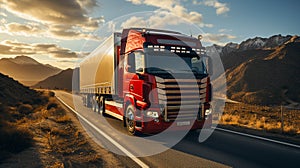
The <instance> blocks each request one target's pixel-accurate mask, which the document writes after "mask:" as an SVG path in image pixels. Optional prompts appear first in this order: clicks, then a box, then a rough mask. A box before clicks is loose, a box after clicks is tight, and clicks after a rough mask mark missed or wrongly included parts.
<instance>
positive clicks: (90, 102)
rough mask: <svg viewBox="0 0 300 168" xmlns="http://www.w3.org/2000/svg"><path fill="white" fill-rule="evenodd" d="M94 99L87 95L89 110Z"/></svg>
mask: <svg viewBox="0 0 300 168" xmlns="http://www.w3.org/2000/svg"><path fill="white" fill-rule="evenodd" d="M92 99H93V97H92V96H91V95H90V94H87V95H86V107H88V108H91V107H92Z"/></svg>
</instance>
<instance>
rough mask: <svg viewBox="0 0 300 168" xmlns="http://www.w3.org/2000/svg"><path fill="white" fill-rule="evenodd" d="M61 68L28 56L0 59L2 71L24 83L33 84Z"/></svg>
mask: <svg viewBox="0 0 300 168" xmlns="http://www.w3.org/2000/svg"><path fill="white" fill-rule="evenodd" d="M60 71H61V69H59V68H56V67H53V66H51V65H49V64H41V63H39V62H37V61H36V60H34V59H32V58H30V57H28V56H17V57H15V58H2V59H0V72H1V73H3V74H6V75H9V76H10V77H12V78H14V79H15V80H18V81H19V82H21V83H22V84H24V85H27V86H31V85H33V84H36V83H37V82H38V81H41V80H43V79H45V78H47V77H49V76H51V75H55V74H57V73H59V72H60Z"/></svg>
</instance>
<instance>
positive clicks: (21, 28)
mask: <svg viewBox="0 0 300 168" xmlns="http://www.w3.org/2000/svg"><path fill="white" fill-rule="evenodd" d="M7 28H8V31H9V32H14V33H18V34H20V33H24V34H31V33H33V34H36V33H42V32H43V30H42V29H41V28H40V27H39V26H36V25H30V24H28V25H24V24H19V23H15V22H13V23H9V24H7Z"/></svg>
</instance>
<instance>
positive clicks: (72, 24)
mask: <svg viewBox="0 0 300 168" xmlns="http://www.w3.org/2000/svg"><path fill="white" fill-rule="evenodd" d="M0 3H1V5H2V8H4V9H6V11H7V12H9V13H11V14H14V15H15V16H17V17H19V18H22V19H25V20H27V21H28V22H27V23H22V24H21V23H9V24H7V25H6V27H4V28H5V29H6V30H3V29H4V28H3V27H2V28H1V27H0V32H2V33H3V32H5V33H11V34H13V35H27V36H29V35H31V34H29V33H32V35H35V36H41V35H42V36H46V37H52V38H60V39H66V40H69V39H89V38H92V39H94V40H97V38H95V37H93V36H90V35H89V34H90V32H93V31H94V30H96V29H97V28H98V27H99V24H102V23H103V22H104V17H103V16H100V17H94V18H93V17H90V16H88V15H89V13H90V12H91V11H92V10H93V9H94V8H95V7H97V6H98V5H97V1H96V0H63V1H54V0H42V1H41V0H18V1H11V0H0ZM28 23H35V25H30V24H28ZM57 27H64V29H58V28H57ZM1 29H2V30H1ZM26 33H27V34H26Z"/></svg>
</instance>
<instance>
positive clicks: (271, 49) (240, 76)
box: [206, 35, 300, 105]
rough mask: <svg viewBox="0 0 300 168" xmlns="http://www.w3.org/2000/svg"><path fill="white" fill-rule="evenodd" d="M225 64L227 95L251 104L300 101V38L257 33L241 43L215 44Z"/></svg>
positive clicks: (210, 50)
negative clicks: (265, 35) (258, 34)
mask: <svg viewBox="0 0 300 168" xmlns="http://www.w3.org/2000/svg"><path fill="white" fill-rule="evenodd" d="M206 49H207V52H212V51H213V50H214V51H217V52H218V53H219V54H220V57H221V60H222V63H223V65H224V69H225V74H226V80H227V97H228V98H230V99H233V100H236V101H241V102H245V103H251V104H266V105H267V104H277V105H278V104H294V105H299V103H298V102H300V75H299V74H300V64H299V62H300V55H299V54H300V38H299V37H298V36H290V35H288V36H281V35H275V36H272V37H270V38H261V37H255V38H253V39H248V40H246V41H243V42H241V43H240V44H236V43H228V44H226V45H225V46H218V45H213V46H209V47H207V48H206Z"/></svg>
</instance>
